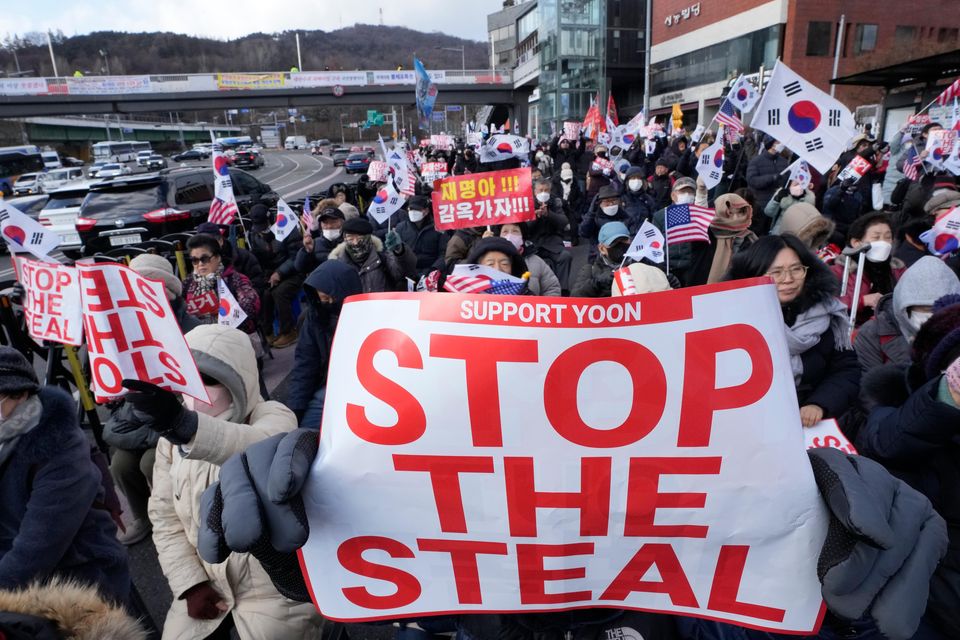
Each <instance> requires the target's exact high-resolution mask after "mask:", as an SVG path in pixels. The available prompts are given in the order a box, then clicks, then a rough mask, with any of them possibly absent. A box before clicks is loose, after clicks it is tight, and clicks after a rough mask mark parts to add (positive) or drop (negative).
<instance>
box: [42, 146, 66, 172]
mask: <svg viewBox="0 0 960 640" xmlns="http://www.w3.org/2000/svg"><path fill="white" fill-rule="evenodd" d="M40 157H41V158H43V168H44V169H46V170H48V171H49V170H50V169H59V168H60V167H62V166H63V163H62V162H60V155H59V154H58V153H57V152H56V151H41V152H40Z"/></svg>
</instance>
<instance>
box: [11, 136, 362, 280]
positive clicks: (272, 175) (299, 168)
mask: <svg viewBox="0 0 960 640" xmlns="http://www.w3.org/2000/svg"><path fill="white" fill-rule="evenodd" d="M263 158H264V162H265V164H264V166H262V167H261V168H259V169H256V170H253V171H250V174H251V175H253V176H256V178H257V179H258V180H260V182H264V183H266V184H268V185H270V186H271V187H272V188H273V190H274V191H276V192H277V193H279V194H280V197H282V198H283V199H284V200H296V199H297V198H302V197H303V196H304V195H307V194H313V193H316V192H318V191H323V190H325V189H327V188H328V187H329V186H330V185H331V184H333V183H336V182H347V183H352V182H356V181H357V177H358V174H351V175H347V173H346V172H345V171H344V169H343V167H334V166H333V160H331V159H330V157H329V156H313V155H310V152H308V151H265V152H264V154H263ZM209 164H210V161H209V160H203V161H191V162H184V163H181V165H180V166H188V167H191V166H209ZM171 166H175V165H173V164H171ZM54 257H61V255H60V254H57V253H54ZM0 265H2V268H0V281H3V280H10V279H13V267H12V266H11V264H10V262H9V260H8V258H7V257H0Z"/></svg>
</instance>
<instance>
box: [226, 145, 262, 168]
mask: <svg viewBox="0 0 960 640" xmlns="http://www.w3.org/2000/svg"><path fill="white" fill-rule="evenodd" d="M263 164H264V163H263V156H261V155H260V154H259V153H257V152H256V151H251V150H250V149H245V150H243V151H237V153H236V155H234V156H233V166H235V167H242V168H244V169H259V168H260V167H262V166H263Z"/></svg>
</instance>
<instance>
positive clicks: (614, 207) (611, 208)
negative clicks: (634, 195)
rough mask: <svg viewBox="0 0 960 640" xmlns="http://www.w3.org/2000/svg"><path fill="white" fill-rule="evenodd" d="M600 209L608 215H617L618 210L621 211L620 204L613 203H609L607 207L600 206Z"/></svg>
mask: <svg viewBox="0 0 960 640" xmlns="http://www.w3.org/2000/svg"><path fill="white" fill-rule="evenodd" d="M600 209H601V210H602V211H603V214H604V215H606V216H615V215H617V211H620V205H618V204H611V205H607V206H606V207H600Z"/></svg>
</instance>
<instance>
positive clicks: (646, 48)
mask: <svg viewBox="0 0 960 640" xmlns="http://www.w3.org/2000/svg"><path fill="white" fill-rule="evenodd" d="M646 23H647V24H646V30H645V32H644V34H643V117H644V118H648V119H649V118H650V35H651V32H652V31H653V28H652V25H653V0H647V20H646Z"/></svg>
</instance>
